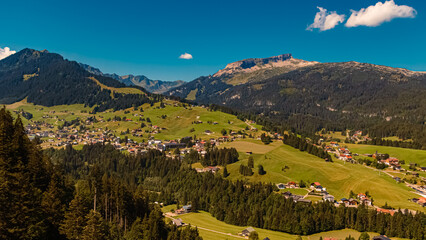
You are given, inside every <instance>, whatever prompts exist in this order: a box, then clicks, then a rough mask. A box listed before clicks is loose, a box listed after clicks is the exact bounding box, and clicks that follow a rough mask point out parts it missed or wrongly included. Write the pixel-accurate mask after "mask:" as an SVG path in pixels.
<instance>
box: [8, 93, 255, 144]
mask: <svg viewBox="0 0 426 240" xmlns="http://www.w3.org/2000/svg"><path fill="white" fill-rule="evenodd" d="M164 103H165V105H166V107H165V108H159V105H160V104H159V103H156V104H154V106H150V105H149V104H144V105H143V106H141V107H142V109H143V112H142V111H140V108H139V109H138V110H134V109H133V108H129V109H126V110H120V111H115V112H113V111H110V110H109V111H105V112H101V113H96V114H90V111H92V108H89V107H84V105H82V104H74V105H60V106H53V107H44V106H38V105H34V104H31V103H27V102H26V100H23V101H21V102H17V103H14V104H11V105H7V106H6V107H7V108H8V109H9V110H24V111H26V112H30V113H31V114H33V118H32V119H31V121H39V120H42V121H45V122H47V123H50V124H53V125H54V126H60V125H62V124H63V121H64V120H66V121H71V120H74V119H76V118H78V117H79V118H80V119H85V118H87V117H91V116H96V118H97V119H98V120H99V119H103V120H104V121H103V122H101V121H99V122H97V123H95V124H93V125H92V126H89V129H90V128H99V127H102V128H108V129H112V130H113V131H114V133H115V134H116V135H117V136H120V137H124V136H127V137H128V138H130V139H133V140H136V141H146V140H147V139H148V138H149V137H150V136H153V137H154V138H155V139H161V140H173V139H180V138H182V137H185V136H194V135H195V136H197V138H202V139H210V138H217V137H219V136H222V134H221V131H222V129H226V130H227V131H228V132H229V131H230V130H233V131H244V130H245V128H246V127H247V126H248V125H247V124H246V123H245V122H243V121H241V120H239V119H237V117H236V116H234V115H230V114H226V113H223V112H219V111H216V112H211V111H208V110H207V109H206V108H202V107H192V108H191V107H183V106H182V104H179V103H176V102H173V101H164ZM14 115H15V117H16V114H14ZM43 116H45V117H46V116H48V117H47V118H43ZM114 116H119V117H121V118H123V117H125V118H126V119H131V120H132V121H116V122H114V121H107V120H108V119H112V118H113V117H114ZM163 116H166V117H165V118H164V117H163ZM140 118H145V119H147V118H149V119H150V120H151V123H148V122H146V121H145V122H144V123H145V124H146V125H147V126H146V127H144V128H143V130H152V129H151V127H150V126H149V124H151V125H152V126H154V125H156V126H158V127H161V128H165V129H164V130H160V132H159V133H157V134H152V135H151V134H149V133H145V132H144V133H143V136H142V137H133V136H132V135H131V134H123V135H121V133H122V132H125V131H126V130H127V129H129V130H132V129H136V128H139V127H140V125H141V123H142V121H140ZM23 120H24V124H27V123H28V122H30V121H29V120H27V119H23ZM193 121H202V122H203V123H200V124H193V123H192V122H193ZM208 122H210V123H208ZM214 122H216V124H213V123H214ZM255 126H256V127H259V126H258V125H255ZM206 130H209V131H211V132H212V133H211V134H209V135H207V134H206V133H205V131H206ZM249 132H250V133H251V134H253V135H256V134H257V135H258V134H260V133H259V132H258V133H255V132H251V131H249Z"/></svg>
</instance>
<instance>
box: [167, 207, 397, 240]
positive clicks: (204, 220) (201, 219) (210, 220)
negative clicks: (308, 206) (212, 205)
mask: <svg viewBox="0 0 426 240" xmlns="http://www.w3.org/2000/svg"><path fill="white" fill-rule="evenodd" d="M172 206H173V205H172ZM167 209H170V207H168V206H166V207H164V208H163V212H166V210H167ZM176 218H181V219H182V220H183V221H184V222H185V223H189V224H191V225H192V226H197V227H202V228H206V229H211V230H215V231H218V232H222V233H229V234H232V236H231V235H223V234H220V233H215V232H211V231H208V230H204V229H199V232H200V235H201V236H202V237H203V239H204V240H224V239H230V240H231V239H241V238H238V237H236V235H237V234H238V233H240V232H241V231H242V230H243V229H245V228H246V227H240V226H235V225H231V224H227V223H224V222H221V221H219V220H217V219H216V218H214V217H212V216H211V215H210V214H209V213H207V212H203V211H201V212H199V213H189V214H184V215H180V216H179V217H176ZM255 229H256V231H257V232H258V233H259V239H264V238H266V237H268V238H269V239H271V240H278V239H279V240H287V239H288V240H290V239H291V240H294V239H296V238H297V236H296V235H292V234H288V233H283V232H277V231H271V230H265V229H260V228H255ZM360 234H361V233H360V232H357V231H355V230H352V229H343V230H336V231H329V232H323V233H317V234H313V235H310V236H302V239H303V240H318V239H319V238H320V237H321V236H322V237H323V238H325V237H330V238H337V239H345V238H346V237H347V236H349V235H351V236H353V237H355V239H358V237H359V235H360ZM369 235H370V237H371V238H372V237H373V236H377V235H379V234H377V233H369ZM392 239H397V238H392Z"/></svg>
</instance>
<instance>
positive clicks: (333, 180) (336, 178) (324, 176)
mask: <svg viewBox="0 0 426 240" xmlns="http://www.w3.org/2000/svg"><path fill="white" fill-rule="evenodd" d="M253 144H256V143H254V141H252V140H250V141H245V140H241V141H235V142H233V143H230V144H229V145H232V146H234V147H236V148H237V149H238V151H239V152H241V153H240V161H238V162H236V163H233V164H230V165H228V166H227V169H228V172H229V173H230V175H229V177H228V178H229V179H232V180H237V179H247V180H249V181H253V182H256V181H260V182H265V183H269V182H271V183H286V182H289V181H296V182H299V181H300V180H303V181H305V182H308V183H312V182H320V183H321V184H322V185H323V186H324V187H326V188H327V191H328V192H329V193H330V194H332V195H334V196H335V197H336V199H340V198H343V197H346V198H347V197H348V196H349V193H350V191H351V190H352V191H354V192H355V193H360V192H365V191H369V192H370V194H371V195H372V197H373V199H374V204H375V205H377V206H382V205H384V204H385V203H386V202H387V203H388V204H389V205H391V206H392V207H395V208H409V209H413V210H424V209H423V208H422V207H420V205H417V204H415V203H413V202H411V201H409V199H410V198H414V197H418V195H417V194H415V193H414V192H413V191H412V190H411V189H410V188H408V187H407V186H405V184H402V183H396V182H395V180H393V179H392V178H391V177H389V176H388V175H386V174H384V173H381V172H379V171H375V170H372V169H369V168H366V167H365V166H362V165H359V164H350V163H344V162H343V161H340V160H335V161H334V162H333V163H330V162H325V161H324V160H323V159H321V158H318V157H315V156H313V155H310V154H308V153H305V152H301V151H299V150H297V149H294V148H292V147H290V146H287V145H284V144H282V143H280V142H279V141H277V142H274V143H272V144H270V145H264V144H263V143H261V142H260V141H257V144H256V145H257V146H256V147H253ZM247 146H252V147H251V149H252V150H253V155H252V156H253V158H254V166H255V168H254V169H253V171H254V174H253V176H250V177H245V176H242V175H241V174H240V173H239V166H240V164H247V161H248V156H249V155H248V154H246V153H245V151H246V149H247ZM258 164H262V165H263V167H264V169H265V171H266V174H265V175H259V174H258V173H257V165H258ZM285 166H287V167H288V169H284V168H285Z"/></svg>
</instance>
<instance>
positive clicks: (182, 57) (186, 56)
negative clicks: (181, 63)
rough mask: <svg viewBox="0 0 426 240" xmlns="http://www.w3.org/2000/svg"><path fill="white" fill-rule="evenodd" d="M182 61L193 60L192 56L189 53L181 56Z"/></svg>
mask: <svg viewBox="0 0 426 240" xmlns="http://www.w3.org/2000/svg"><path fill="white" fill-rule="evenodd" d="M179 58H180V59H192V55H191V54H189V53H184V54H182V55H180V56H179Z"/></svg>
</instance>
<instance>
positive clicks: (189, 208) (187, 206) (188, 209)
mask: <svg viewBox="0 0 426 240" xmlns="http://www.w3.org/2000/svg"><path fill="white" fill-rule="evenodd" d="M182 208H183V209H184V210H185V212H187V213H188V212H191V209H192V205H191V204H189V205H185V206H183V207H182Z"/></svg>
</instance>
